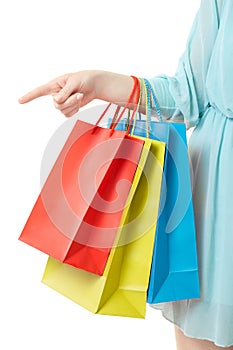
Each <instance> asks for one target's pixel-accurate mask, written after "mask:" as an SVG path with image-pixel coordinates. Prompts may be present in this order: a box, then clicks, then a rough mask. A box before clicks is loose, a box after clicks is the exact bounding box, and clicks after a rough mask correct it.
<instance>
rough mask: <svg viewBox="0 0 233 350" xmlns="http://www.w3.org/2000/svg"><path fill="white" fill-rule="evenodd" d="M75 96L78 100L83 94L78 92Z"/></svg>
mask: <svg viewBox="0 0 233 350" xmlns="http://www.w3.org/2000/svg"><path fill="white" fill-rule="evenodd" d="M76 98H77V100H79V101H80V100H81V99H82V98H83V94H82V93H80V92H78V93H77V95H76Z"/></svg>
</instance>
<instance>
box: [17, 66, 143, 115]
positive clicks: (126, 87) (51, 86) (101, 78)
mask: <svg viewBox="0 0 233 350" xmlns="http://www.w3.org/2000/svg"><path fill="white" fill-rule="evenodd" d="M133 84H134V82H133V79H132V78H131V77H130V76H127V75H123V74H118V73H113V72H107V71H102V70H88V71H80V72H77V73H70V74H65V75H62V76H60V77H58V78H55V79H53V80H52V81H50V82H48V83H47V84H45V85H42V86H39V87H37V88H36V89H34V90H32V91H30V92H29V93H27V94H26V95H24V96H23V97H21V98H20V99H19V102H20V103H27V102H29V101H32V100H34V99H35V98H38V97H41V96H46V95H51V96H53V100H54V104H55V107H56V108H57V109H59V110H60V111H61V112H62V113H63V114H64V115H65V116H66V117H71V116H72V115H74V114H75V113H77V112H78V110H79V108H80V107H82V106H84V105H86V104H87V103H89V102H91V101H92V100H94V99H100V100H104V101H107V102H111V103H116V104H124V103H126V102H127V100H128V97H129V95H130V92H131V90H132V88H133ZM144 104H145V98H144V94H143V95H142V100H141V105H142V108H143V106H144Z"/></svg>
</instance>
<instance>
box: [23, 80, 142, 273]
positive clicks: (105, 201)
mask: <svg viewBox="0 0 233 350" xmlns="http://www.w3.org/2000/svg"><path fill="white" fill-rule="evenodd" d="M135 88H136V83H135V84H134V88H133V90H132V93H131V95H130V96H133V93H134V92H135V91H136V90H135ZM130 101H131V97H130V98H129V100H128V103H129V102H130ZM125 108H126V107H125ZM125 108H124V109H125ZM122 115H123V112H122ZM100 119H101V118H100ZM100 119H99V120H100ZM119 120H120V119H119ZM114 128H115V126H113V127H112V128H110V129H108V128H104V127H100V126H98V125H92V124H90V123H87V122H84V121H81V120H77V122H76V123H75V125H74V127H73V129H72V131H71V133H70V135H69V136H68V139H67V140H66V142H65V145H64V146H63V149H62V151H61V153H60V154H59V156H58V158H57V160H56V162H55V164H54V166H53V168H52V170H51V172H50V174H49V176H48V178H47V180H46V182H45V184H44V186H43V188H42V190H41V193H40V195H39V197H38V199H37V201H36V203H35V205H34V207H33V209H32V212H31V214H30V216H29V218H28V220H27V222H26V225H25V227H24V229H23V231H22V233H21V235H20V237H19V239H20V240H21V241H23V242H25V243H27V244H29V245H31V246H33V247H35V248H37V249H39V250H41V251H43V252H44V253H46V254H48V255H50V256H51V257H54V258H55V259H57V260H59V261H62V262H65V263H67V264H70V265H73V266H75V267H76V268H80V269H84V270H87V271H90V272H92V273H96V274H100V275H101V274H103V271H104V269H105V266H106V262H107V259H108V256H109V253H110V249H111V247H112V244H113V242H114V239H115V235H116V232H117V230H118V227H119V223H120V220H121V216H122V212H123V209H124V206H125V203H126V200H127V197H128V194H129V191H130V187H131V184H132V181H133V178H134V175H135V171H136V169H137V165H138V162H139V159H140V156H141V151H142V148H143V144H144V141H143V140H142V139H136V138H134V137H131V136H130V135H129V134H128V132H127V131H116V130H115V129H114Z"/></svg>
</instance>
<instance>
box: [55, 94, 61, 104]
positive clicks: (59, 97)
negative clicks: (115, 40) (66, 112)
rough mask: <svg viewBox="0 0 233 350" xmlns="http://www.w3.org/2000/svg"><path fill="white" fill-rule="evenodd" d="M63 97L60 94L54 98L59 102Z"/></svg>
mask: <svg viewBox="0 0 233 350" xmlns="http://www.w3.org/2000/svg"><path fill="white" fill-rule="evenodd" d="M61 97H62V94H61V93H60V92H59V93H58V94H57V95H56V96H54V100H55V101H57V102H58V101H59V100H60V99H61Z"/></svg>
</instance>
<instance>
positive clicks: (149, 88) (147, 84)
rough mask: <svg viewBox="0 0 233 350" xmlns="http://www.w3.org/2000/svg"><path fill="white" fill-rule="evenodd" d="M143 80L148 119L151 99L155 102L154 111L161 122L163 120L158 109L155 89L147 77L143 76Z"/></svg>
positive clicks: (149, 117)
mask: <svg viewBox="0 0 233 350" xmlns="http://www.w3.org/2000/svg"><path fill="white" fill-rule="evenodd" d="M143 82H144V87H145V94H146V110H147V113H148V119H149V121H150V120H151V101H153V102H154V104H155V108H156V112H157V114H158V117H159V121H160V122H162V121H163V119H162V113H161V110H160V106H159V102H158V99H157V97H156V94H155V91H154V89H153V88H152V85H151V83H150V82H149V80H148V79H145V78H143ZM151 97H152V98H151Z"/></svg>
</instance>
